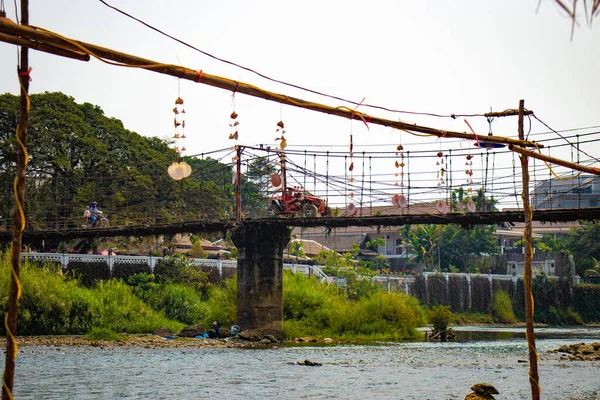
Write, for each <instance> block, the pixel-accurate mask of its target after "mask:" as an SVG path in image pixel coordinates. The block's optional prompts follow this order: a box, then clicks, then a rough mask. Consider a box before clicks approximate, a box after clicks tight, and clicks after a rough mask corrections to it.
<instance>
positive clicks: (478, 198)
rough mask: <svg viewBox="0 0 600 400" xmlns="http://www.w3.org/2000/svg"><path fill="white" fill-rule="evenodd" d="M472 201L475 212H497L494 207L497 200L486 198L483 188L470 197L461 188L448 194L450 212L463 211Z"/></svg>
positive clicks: (492, 197)
mask: <svg viewBox="0 0 600 400" xmlns="http://www.w3.org/2000/svg"><path fill="white" fill-rule="evenodd" d="M470 199H472V200H473V202H474V203H475V210H476V211H498V209H497V208H496V205H497V204H498V200H496V199H495V198H494V196H491V197H489V198H488V197H486V195H485V190H484V189H483V188H479V189H477V191H476V192H475V194H473V195H471V194H469V193H468V192H467V191H465V189H464V188H463V187H459V188H458V189H454V190H453V191H452V193H451V194H450V208H451V209H452V211H463V210H466V209H467V203H468V202H469V200H470Z"/></svg>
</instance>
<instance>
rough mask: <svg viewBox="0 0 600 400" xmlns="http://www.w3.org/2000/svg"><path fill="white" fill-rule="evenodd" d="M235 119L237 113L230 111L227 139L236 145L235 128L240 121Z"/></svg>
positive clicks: (236, 128)
mask: <svg viewBox="0 0 600 400" xmlns="http://www.w3.org/2000/svg"><path fill="white" fill-rule="evenodd" d="M237 117H238V113H236V112H235V111H232V112H231V114H229V128H230V129H229V130H230V132H229V139H231V140H235V141H236V143H237V140H238V137H239V133H238V127H237V126H238V125H239V124H240V121H238V120H237Z"/></svg>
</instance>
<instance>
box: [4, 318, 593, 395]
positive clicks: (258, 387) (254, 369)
mask: <svg viewBox="0 0 600 400" xmlns="http://www.w3.org/2000/svg"><path fill="white" fill-rule="evenodd" d="M457 330H458V340H457V341H456V342H447V343H439V342H425V341H422V340H418V341H411V342H401V343H369V344H335V345H323V344H321V343H318V344H312V343H309V344H304V345H301V346H287V345H286V346H280V347H278V348H263V349H241V348H208V347H185V348H172V347H154V348H145V347H141V346H127V347H122V346H64V345H59V346H35V345H33V346H22V347H21V348H20V354H19V357H18V358H17V368H16V374H15V387H14V394H15V398H16V399H36V400H37V399H115V398H120V399H209V398H211V399H215V398H231V397H243V398H244V399H263V398H272V399H309V398H310V399H361V400H364V399H431V400H434V399H435V400H437V399H461V400H462V399H464V398H465V395H466V394H467V393H469V392H470V390H469V388H470V387H471V386H472V385H473V384H475V383H478V382H489V383H491V384H493V385H494V386H495V387H496V388H497V389H498V390H499V392H500V394H499V395H496V398H497V399H528V398H530V386H529V381H528V375H527V373H528V368H529V365H528V363H527V343H526V341H525V333H524V329H522V328H510V329H505V328H477V327H462V328H458V329H457ZM536 336H537V349H538V353H539V355H540V360H539V374H540V384H541V388H542V398H543V399H561V400H566V399H572V398H573V399H574V398H578V399H582V398H586V399H600V374H599V372H600V361H568V360H565V359H561V356H560V354H558V353H547V352H546V351H547V350H552V349H557V348H558V347H559V346H561V345H563V344H574V343H580V342H586V343H591V342H593V341H600V329H599V328H575V329H565V328H538V329H536ZM306 359H309V360H311V361H313V362H317V363H321V364H322V365H321V366H301V365H295V364H294V363H295V362H298V361H304V360H306Z"/></svg>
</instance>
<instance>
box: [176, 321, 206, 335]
mask: <svg viewBox="0 0 600 400" xmlns="http://www.w3.org/2000/svg"><path fill="white" fill-rule="evenodd" d="M205 333H206V329H205V328H204V324H197V325H191V326H186V327H185V328H183V329H182V330H181V331H180V332H179V333H178V334H177V336H180V337H189V338H195V337H196V336H201V335H204V334H205Z"/></svg>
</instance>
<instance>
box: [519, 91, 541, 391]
mask: <svg viewBox="0 0 600 400" xmlns="http://www.w3.org/2000/svg"><path fill="white" fill-rule="evenodd" d="M524 110H525V100H521V101H519V139H523V138H524V137H525V134H524V131H523V116H524ZM521 170H522V172H523V193H522V197H523V213H524V214H525V231H524V232H523V237H524V239H525V259H524V263H525V269H524V271H523V281H524V283H525V320H526V324H527V328H526V334H527V344H528V347H529V384H530V385H531V398H532V400H539V399H540V383H539V376H538V366H537V362H538V355H537V351H536V348H535V334H534V331H533V309H534V306H533V290H532V287H531V281H532V278H531V276H532V273H531V260H532V258H533V249H532V247H533V246H532V243H533V234H532V227H531V221H532V219H533V213H532V211H531V205H530V204H529V165H528V157H527V156H526V155H524V154H522V155H521Z"/></svg>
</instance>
